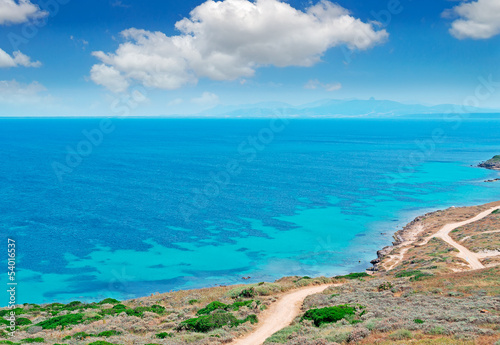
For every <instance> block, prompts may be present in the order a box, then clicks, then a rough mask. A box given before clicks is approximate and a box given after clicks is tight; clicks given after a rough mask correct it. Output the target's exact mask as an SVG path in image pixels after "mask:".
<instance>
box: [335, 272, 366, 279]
mask: <svg viewBox="0 0 500 345" xmlns="http://www.w3.org/2000/svg"><path fill="white" fill-rule="evenodd" d="M369 276H370V275H369V274H368V273H366V272H361V273H349V274H346V275H345V276H336V277H335V278H336V279H358V278H366V277H369Z"/></svg>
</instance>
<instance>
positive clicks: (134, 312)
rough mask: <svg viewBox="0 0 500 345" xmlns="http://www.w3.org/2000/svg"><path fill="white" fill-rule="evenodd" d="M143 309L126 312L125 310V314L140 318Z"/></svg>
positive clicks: (138, 308)
mask: <svg viewBox="0 0 500 345" xmlns="http://www.w3.org/2000/svg"><path fill="white" fill-rule="evenodd" d="M143 308H144V307H137V308H135V309H127V310H125V313H127V315H128V316H135V317H141V316H142V315H143V314H144V311H145V310H144V309H143ZM146 309H147V308H146Z"/></svg>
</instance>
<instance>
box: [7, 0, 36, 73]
mask: <svg viewBox="0 0 500 345" xmlns="http://www.w3.org/2000/svg"><path fill="white" fill-rule="evenodd" d="M0 1H1V0H0ZM41 65H42V63H41V62H40V61H35V62H32V61H31V59H30V57H29V56H26V55H24V54H23V53H21V52H20V51H16V52H14V53H13V54H12V56H11V55H9V54H7V53H6V52H5V51H3V50H2V49H0V68H8V67H18V66H24V67H40V66H41Z"/></svg>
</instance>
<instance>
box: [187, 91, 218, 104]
mask: <svg viewBox="0 0 500 345" xmlns="http://www.w3.org/2000/svg"><path fill="white" fill-rule="evenodd" d="M191 103H195V104H198V105H203V106H214V105H216V104H218V103H219V96H217V95H216V94H214V93H211V92H203V94H202V95H201V96H200V97H197V98H193V99H192V100H191Z"/></svg>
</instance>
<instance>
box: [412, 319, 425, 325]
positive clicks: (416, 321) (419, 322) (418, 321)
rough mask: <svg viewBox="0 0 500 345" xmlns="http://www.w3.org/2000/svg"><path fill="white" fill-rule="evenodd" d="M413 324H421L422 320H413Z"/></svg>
mask: <svg viewBox="0 0 500 345" xmlns="http://www.w3.org/2000/svg"><path fill="white" fill-rule="evenodd" d="M413 322H415V323H418V324H423V323H424V320H420V319H415V320H413Z"/></svg>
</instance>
